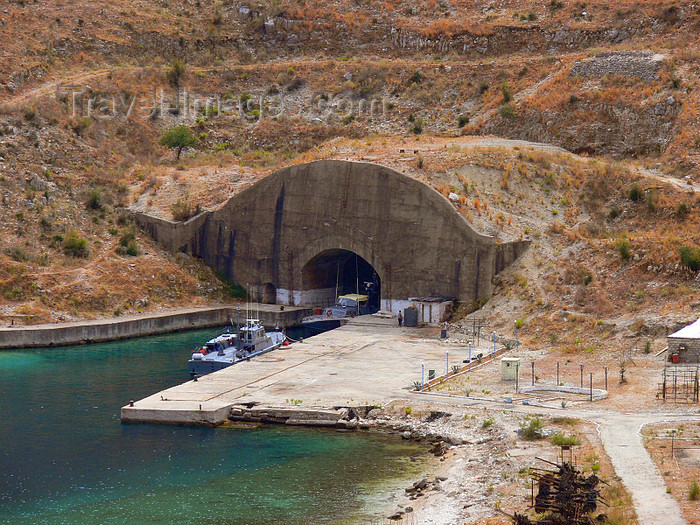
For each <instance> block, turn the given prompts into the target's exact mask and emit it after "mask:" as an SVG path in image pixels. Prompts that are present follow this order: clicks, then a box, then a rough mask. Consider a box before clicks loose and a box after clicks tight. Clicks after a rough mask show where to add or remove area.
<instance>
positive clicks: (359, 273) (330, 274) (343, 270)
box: [301, 249, 381, 312]
mask: <svg viewBox="0 0 700 525" xmlns="http://www.w3.org/2000/svg"><path fill="white" fill-rule="evenodd" d="M301 282H302V292H301V293H302V303H304V304H310V305H314V306H330V305H332V304H334V303H335V299H336V297H337V296H338V295H345V294H351V293H353V294H354V293H359V294H361V295H367V296H369V301H368V306H369V310H370V312H376V311H377V310H379V304H380V299H381V279H380V277H379V274H378V273H377V272H376V270H375V269H374V267H372V265H371V264H370V263H368V262H367V261H366V260H365V259H363V258H362V257H360V256H359V255H358V254H356V253H355V252H352V251H349V250H340V249H333V250H325V251H323V252H321V253H319V254H317V255H316V256H315V257H313V258H312V259H311V260H310V261H309V262H308V263H306V265H305V266H304V268H303V269H302V275H301Z"/></svg>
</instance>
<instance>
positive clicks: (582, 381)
mask: <svg viewBox="0 0 700 525" xmlns="http://www.w3.org/2000/svg"><path fill="white" fill-rule="evenodd" d="M581 388H583V365H581Z"/></svg>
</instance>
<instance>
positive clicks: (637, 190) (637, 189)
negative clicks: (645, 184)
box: [627, 182, 644, 202]
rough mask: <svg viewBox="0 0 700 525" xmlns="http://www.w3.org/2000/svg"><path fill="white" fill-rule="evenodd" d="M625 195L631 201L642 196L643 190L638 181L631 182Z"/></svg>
mask: <svg viewBox="0 0 700 525" xmlns="http://www.w3.org/2000/svg"><path fill="white" fill-rule="evenodd" d="M627 196H628V197H629V199H630V200H631V201H634V202H638V201H640V200H642V199H643V198H644V190H643V189H642V187H641V186H640V185H639V184H638V183H636V182H633V183H632V186H630V189H629V191H628V192H627Z"/></svg>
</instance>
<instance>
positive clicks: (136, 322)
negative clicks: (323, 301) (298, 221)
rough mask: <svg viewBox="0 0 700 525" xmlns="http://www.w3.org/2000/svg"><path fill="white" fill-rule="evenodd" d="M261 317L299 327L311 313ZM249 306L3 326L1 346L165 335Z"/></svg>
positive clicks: (265, 308) (225, 318)
mask: <svg viewBox="0 0 700 525" xmlns="http://www.w3.org/2000/svg"><path fill="white" fill-rule="evenodd" d="M252 312H255V316H256V317H258V318H260V320H261V322H262V323H263V324H264V325H265V326H266V327H269V328H272V327H274V326H276V325H279V326H280V327H283V328H288V327H290V326H296V325H298V324H299V323H300V321H301V319H302V318H303V317H304V316H306V315H309V314H310V313H311V310H309V309H306V308H294V307H285V309H284V310H280V307H279V306H275V305H253V306H251V315H252ZM245 316H246V308H245V306H244V307H241V308H239V307H229V306H222V307H218V308H193V309H183V310H176V311H169V312H161V313H154V314H145V315H139V316H129V317H119V318H111V319H99V320H95V321H82V322H75V323H60V324H44V325H35V326H17V327H8V328H0V349H2V348H30V347H44V346H63V345H74V344H81V343H96V342H102V341H115V340H118V339H128V338H132V337H142V336H147V335H155V334H164V333H168V332H175V331H178V330H191V329H194V328H207V327H210V326H223V325H225V324H228V323H229V322H231V320H233V322H235V323H242V322H244V321H245Z"/></svg>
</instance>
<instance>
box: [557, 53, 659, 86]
mask: <svg viewBox="0 0 700 525" xmlns="http://www.w3.org/2000/svg"><path fill="white" fill-rule="evenodd" d="M663 60H664V56H663V55H660V54H658V53H652V52H651V51H606V52H604V53H598V54H597V55H595V56H594V57H592V58H587V59H585V60H579V61H578V62H576V63H575V64H574V67H572V68H571V71H569V76H570V77H584V78H600V77H603V76H605V75H622V76H625V77H636V78H640V79H642V80H654V79H655V78H656V77H657V76H658V74H659V70H660V69H661V66H662V65H663Z"/></svg>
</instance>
